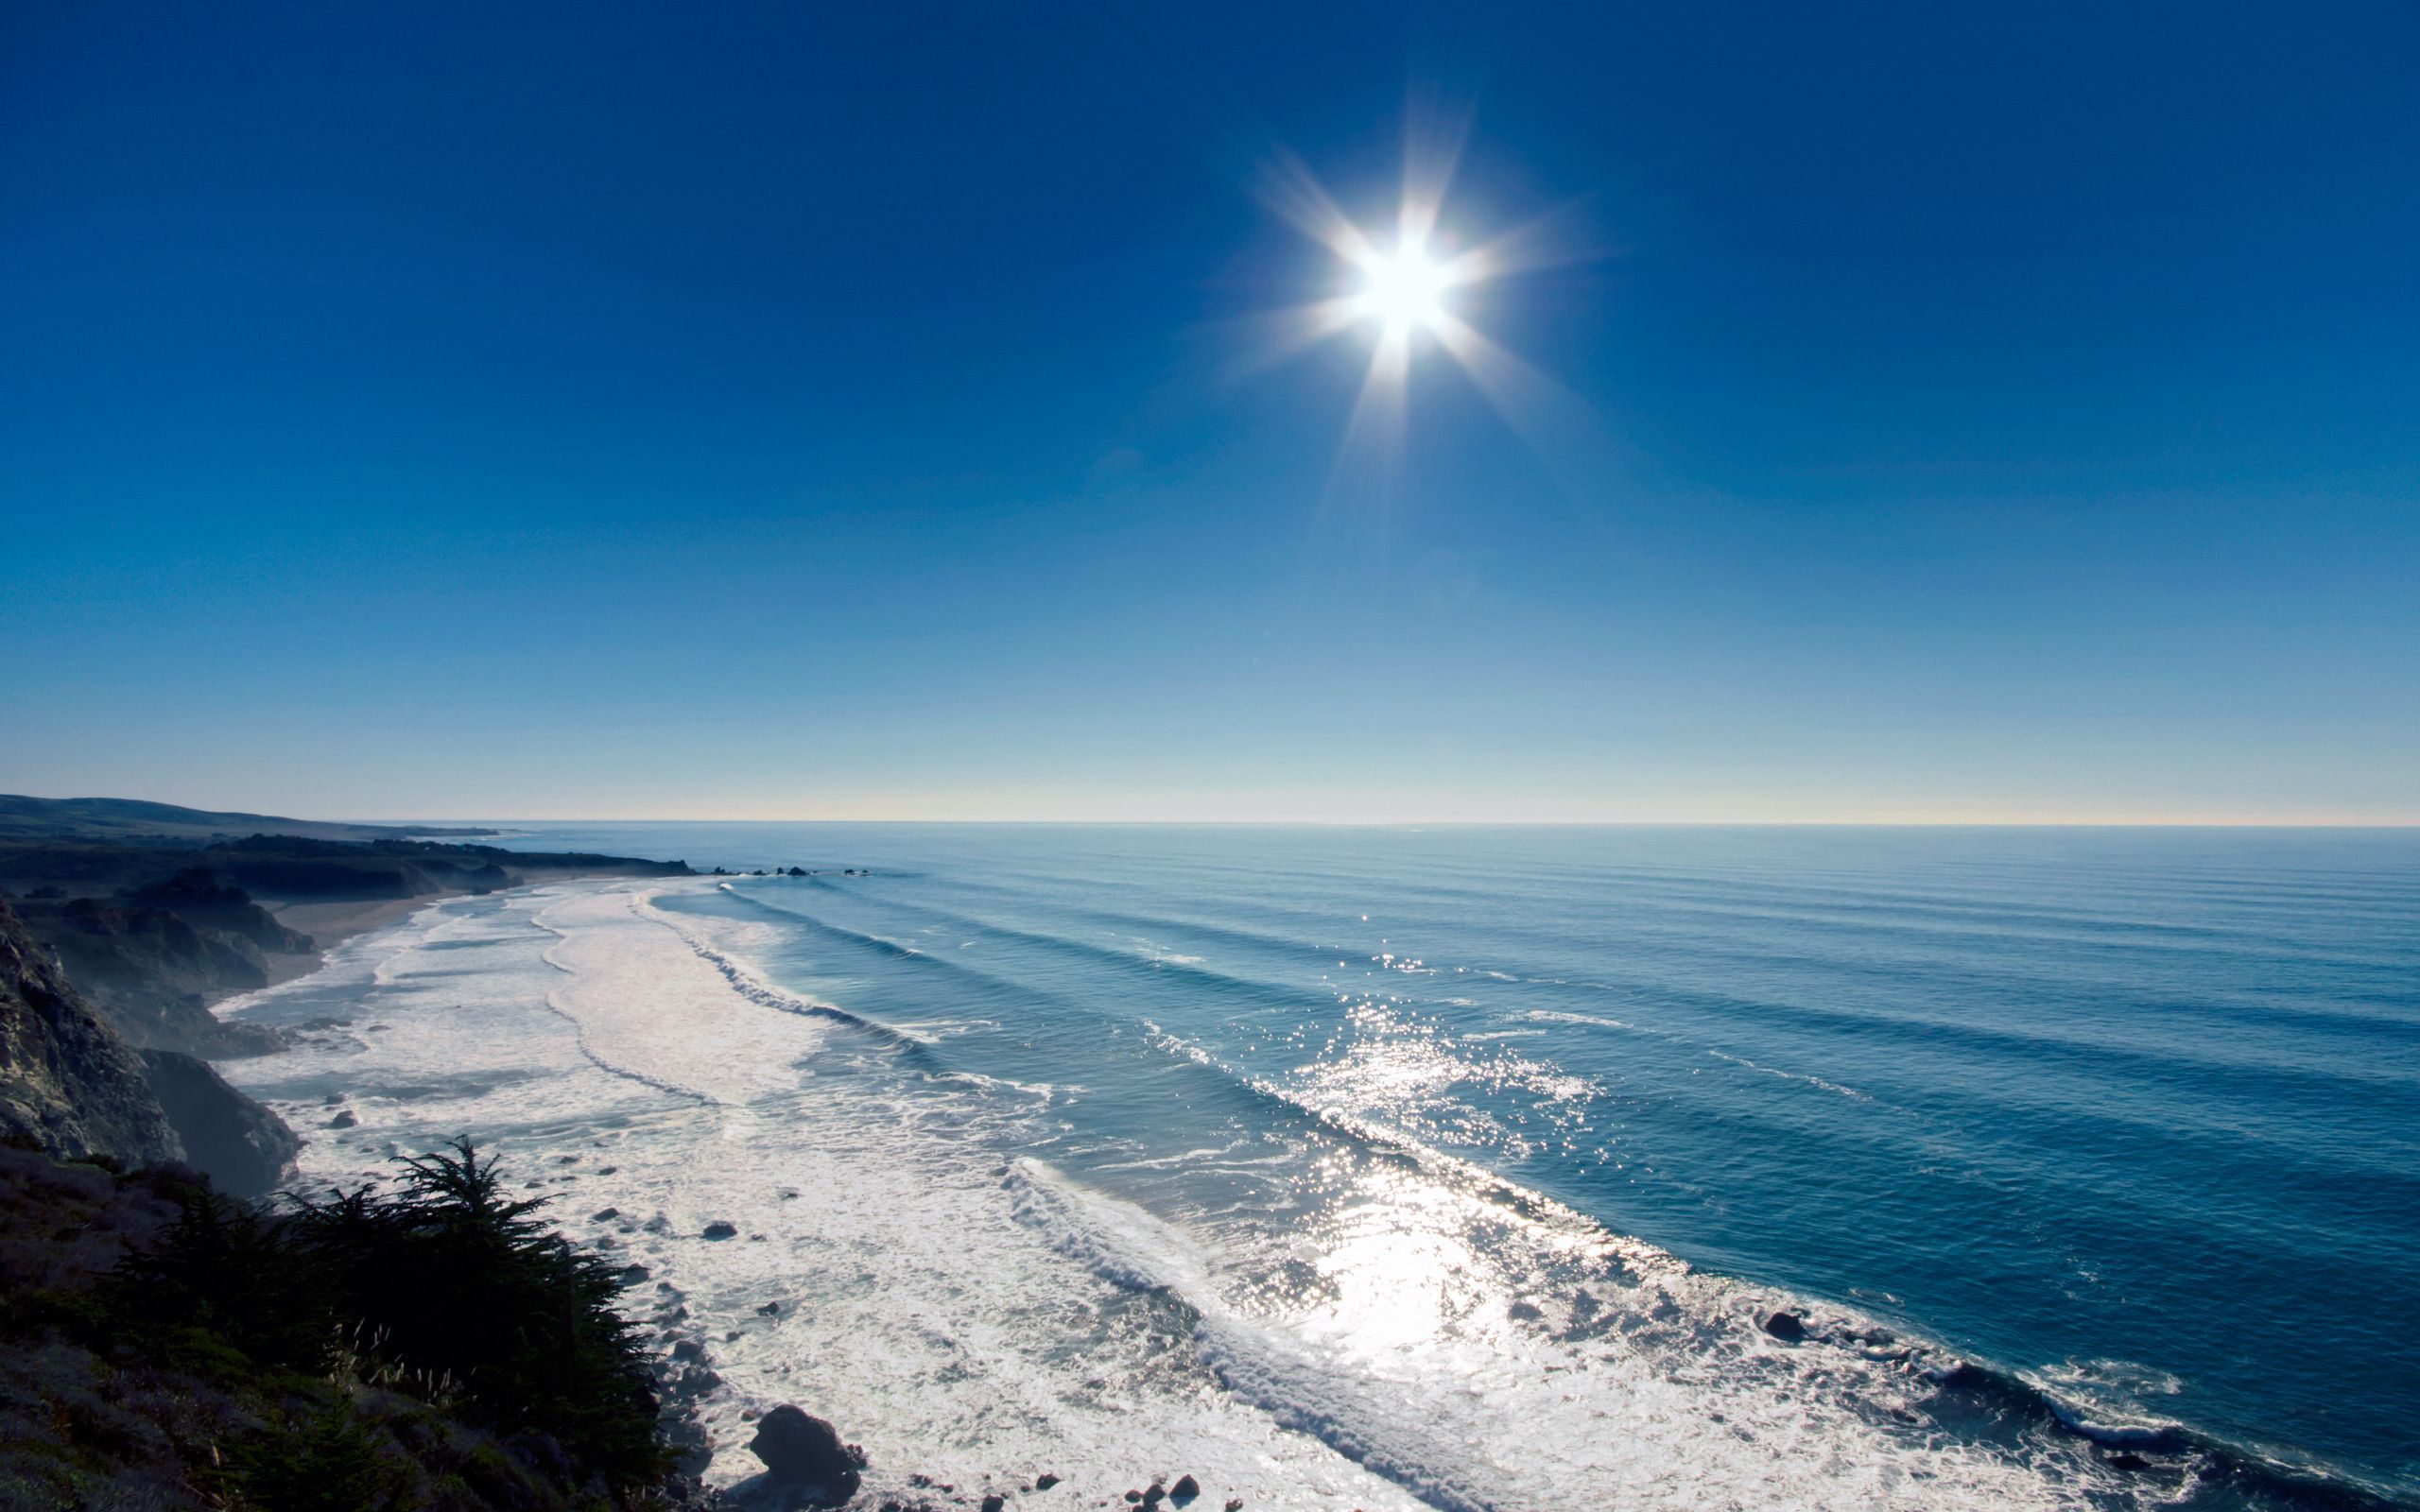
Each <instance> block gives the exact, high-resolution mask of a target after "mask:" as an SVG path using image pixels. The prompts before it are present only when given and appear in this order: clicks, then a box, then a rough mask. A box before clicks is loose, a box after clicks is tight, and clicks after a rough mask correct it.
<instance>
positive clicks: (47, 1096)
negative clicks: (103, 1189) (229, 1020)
mask: <svg viewBox="0 0 2420 1512" xmlns="http://www.w3.org/2000/svg"><path fill="white" fill-rule="evenodd" d="M0 1139H12V1140H16V1141H20V1142H24V1143H31V1144H33V1145H35V1146H36V1147H37V1148H40V1149H42V1150H43V1151H45V1152H47V1153H49V1154H52V1155H55V1156H59V1157H61V1159H65V1160H89V1159H92V1158H94V1157H96V1156H98V1157H106V1158H108V1159H111V1160H117V1161H120V1162H122V1163H124V1164H126V1165H128V1166H143V1165H153V1164H158V1163H161V1162H163V1161H170V1160H177V1161H183V1162H185V1163H187V1164H190V1165H192V1166H194V1167H196V1168H198V1169H199V1170H200V1171H202V1172H203V1173H204V1174H205V1175H207V1176H209V1177H211V1178H212V1179H213V1180H214V1181H216V1182H217V1184H218V1185H219V1186H220V1187H221V1188H223V1189H225V1190H226V1191H229V1192H232V1193H234V1194H237V1195H241V1196H256V1195H258V1194H262V1193H265V1192H268V1191H269V1190H270V1189H272V1188H273V1187H275V1186H276V1185H277V1184H278V1183H279V1182H280V1181H281V1180H283V1179H284V1178H285V1170H286V1167H287V1165H288V1163H289V1162H290V1161H292V1160H293V1159H294V1154H295V1151H296V1150H297V1149H298V1148H299V1147H300V1142H298V1141H297V1140H296V1139H295V1137H294V1134H293V1131H292V1130H290V1129H288V1128H287V1127H286V1126H285V1124H283V1123H281V1122H280V1121H279V1120H278V1117H277V1115H276V1114H274V1113H272V1112H270V1111H269V1110H268V1108H263V1107H262V1106H261V1105H260V1104H258V1103H256V1102H254V1101H253V1100H252V1099H251V1098H250V1097H247V1096H245V1095H244V1094H243V1093H242V1092H239V1091H236V1090H235V1089H234V1088H233V1087H230V1086H228V1085H227V1083H226V1082H225V1081H224V1080H222V1079H221V1078H220V1076H219V1074H217V1073H216V1072H215V1071H213V1070H211V1069H210V1068H209V1067H208V1066H207V1065H205V1064H203V1063H202V1062H201V1061H199V1060H196V1059H194V1058H193V1057H190V1056H184V1055H179V1054H177V1053H175V1052H173V1051H164V1050H147V1051H138V1050H136V1049H135V1048H134V1047H132V1046H131V1045H130V1044H128V1043H127V1041H126V1040H125V1038H124V1037H123V1036H121V1035H120V1034H119V1033H118V1032H117V1030H116V1029H115V1028H113V1027H112V1026H111V1024H110V1023H109V1022H108V1021H106V1020H104V1019H103V1018H102V1017H101V1016H100V1015H99V1014H98V1013H97V1012H95V1009H94V1007H93V1005H92V1004H90V1003H89V1002H87V1001H86V1000H85V999H84V997H83V995H82V994H81V993H79V992H78V991H77V990H76V988H74V987H72V986H70V985H69V984H68V981H67V978H66V976H65V975H64V974H63V973H62V972H61V970H60V967H59V963H58V961H57V959H56V958H55V957H53V955H52V954H51V953H50V952H49V951H48V950H47V949H46V948H44V947H43V945H42V944H41V943H40V942H39V941H37V940H36V939H35V938H34V937H33V936H32V935H30V934H28V933H27V932H26V927H25V924H24V923H23V922H22V921H21V920H20V919H18V918H17V916H16V913H15V912H14V911H13V910H12V909H11V908H10V907H9V904H8V902H5V901H0Z"/></svg>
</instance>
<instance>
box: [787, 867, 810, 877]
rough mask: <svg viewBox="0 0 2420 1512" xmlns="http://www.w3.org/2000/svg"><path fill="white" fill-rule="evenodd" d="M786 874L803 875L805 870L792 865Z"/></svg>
mask: <svg viewBox="0 0 2420 1512" xmlns="http://www.w3.org/2000/svg"><path fill="white" fill-rule="evenodd" d="M788 874H789V875H790V876H793V877H804V876H805V875H806V873H805V872H804V871H802V870H800V869H799V868H796V867H792V868H790V869H789V873H788Z"/></svg>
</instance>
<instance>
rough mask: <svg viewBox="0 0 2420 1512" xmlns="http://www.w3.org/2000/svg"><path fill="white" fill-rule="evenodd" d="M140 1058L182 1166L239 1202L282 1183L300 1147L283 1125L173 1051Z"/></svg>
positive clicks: (206, 1069)
mask: <svg viewBox="0 0 2420 1512" xmlns="http://www.w3.org/2000/svg"><path fill="white" fill-rule="evenodd" d="M142 1056H143V1068H144V1073H145V1076H146V1079H147V1081H148V1082H149V1083H150V1087H151V1093H152V1095H153V1096H155V1097H157V1098H158V1099H159V1100H160V1107H161V1108H162V1109H163V1110H164V1111H165V1112H166V1113H167V1115H168V1123H169V1125H170V1126H171V1127H173V1128H174V1129H175V1130H176V1131H177V1138H178V1139H179V1140H180V1141H181V1142H182V1143H183V1145H184V1147H185V1163H186V1164H188V1165H191V1166H193V1167H195V1168H196V1169H198V1170H199V1171H200V1172H201V1173H202V1174H203V1175H204V1176H207V1177H210V1179H211V1180H212V1181H213V1182H215V1183H216V1185H217V1187H218V1189H219V1190H220V1191H221V1192H227V1193H231V1194H234V1195H235V1196H239V1197H257V1196H262V1195H265V1194H268V1193H270V1192H273V1191H275V1190H276V1189H277V1188H278V1186H279V1185H280V1184H281V1183H283V1182H284V1181H285V1175H286V1172H287V1170H288V1169H289V1168H290V1167H291V1166H292V1165H293V1163H294V1157H295V1154H296V1153H297V1152H298V1151H300V1150H301V1149H302V1141H301V1140H299V1139H297V1138H295V1137H294V1131H293V1130H292V1129H290V1128H287V1127H286V1126H285V1122H284V1121H283V1120H281V1119H280V1118H279V1117H278V1116H277V1115H276V1114H275V1113H272V1112H270V1111H269V1110H268V1108H263V1107H262V1106H261V1105H260V1104H258V1103H256V1102H254V1101H253V1100H252V1099H251V1098H250V1097H248V1096H246V1095H244V1094H243V1093H242V1092H240V1091H236V1090H235V1089H234V1088H233V1087H230V1086H229V1085H227V1082H226V1080H225V1079H224V1078H223V1077H221V1076H220V1075H219V1074H218V1073H216V1072H215V1071H213V1070H211V1069H210V1067H209V1065H208V1064H207V1063H205V1062H203V1061H199V1060H197V1059H195V1058H194V1057H191V1056H187V1055H181V1054H179V1053H178V1052H176V1051H174V1050H146V1051H144V1052H142Z"/></svg>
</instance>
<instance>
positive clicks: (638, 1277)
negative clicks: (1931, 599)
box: [622, 1265, 655, 1286]
mask: <svg viewBox="0 0 2420 1512" xmlns="http://www.w3.org/2000/svg"><path fill="white" fill-rule="evenodd" d="M654 1274H655V1272H653V1271H651V1270H649V1269H648V1268H647V1267H646V1266H645V1265H625V1266H623V1267H622V1284H623V1285H625V1286H635V1285H637V1284H638V1283H639V1282H641V1281H643V1280H647V1279H648V1277H649V1276H652V1275H654Z"/></svg>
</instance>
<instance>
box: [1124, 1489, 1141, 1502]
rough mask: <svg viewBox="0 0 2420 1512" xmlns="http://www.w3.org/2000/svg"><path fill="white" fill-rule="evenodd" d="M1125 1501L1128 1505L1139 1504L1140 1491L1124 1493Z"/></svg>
mask: <svg viewBox="0 0 2420 1512" xmlns="http://www.w3.org/2000/svg"><path fill="white" fill-rule="evenodd" d="M1126 1500H1127V1501H1128V1502H1130V1503H1131V1502H1140V1501H1141V1500H1143V1493H1142V1492H1140V1491H1129V1492H1127V1493H1126Z"/></svg>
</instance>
